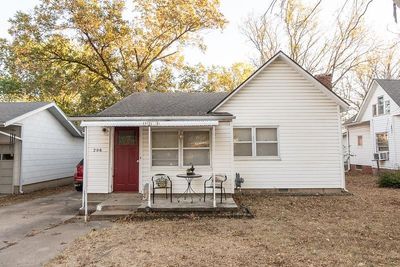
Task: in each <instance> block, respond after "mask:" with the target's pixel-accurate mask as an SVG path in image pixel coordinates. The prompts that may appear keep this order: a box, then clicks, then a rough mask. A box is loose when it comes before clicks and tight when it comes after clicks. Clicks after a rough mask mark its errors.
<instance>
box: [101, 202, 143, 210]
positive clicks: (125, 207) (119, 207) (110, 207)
mask: <svg viewBox="0 0 400 267" xmlns="http://www.w3.org/2000/svg"><path fill="white" fill-rule="evenodd" d="M139 206H140V205H139V204H129V203H118V204H117V203H116V204H104V203H100V204H98V205H97V208H96V210H97V211H111V210H120V211H135V210H137V208H138V207H139Z"/></svg>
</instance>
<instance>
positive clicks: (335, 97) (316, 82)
mask: <svg viewBox="0 0 400 267" xmlns="http://www.w3.org/2000/svg"><path fill="white" fill-rule="evenodd" d="M277 58H281V59H283V60H284V61H285V62H287V63H289V64H290V65H291V66H293V67H294V68H295V69H296V70H298V71H299V72H300V74H302V75H303V76H304V77H305V78H306V79H308V80H309V81H310V82H312V83H313V84H314V85H315V86H316V87H317V88H318V89H319V90H321V91H322V92H323V93H324V94H326V95H327V96H328V97H329V98H331V99H332V100H333V101H335V102H336V103H337V104H338V105H339V106H340V107H341V108H342V110H347V109H348V107H349V104H348V103H347V102H346V101H344V100H343V99H342V98H341V97H340V96H338V95H337V94H336V93H335V92H333V91H332V90H331V89H329V88H328V87H326V86H325V85H324V84H323V83H321V82H320V81H319V80H318V79H316V78H315V77H314V76H313V75H312V74H311V73H309V72H308V71H306V70H305V69H303V67H301V66H300V65H299V64H297V62H295V61H294V60H293V59H291V58H290V57H289V56H288V55H286V54H285V53H284V52H282V51H279V52H278V53H276V54H275V55H274V56H273V57H271V58H270V59H269V60H268V61H267V62H265V63H264V64H263V65H261V67H259V68H258V69H257V70H256V71H254V72H253V74H251V75H250V76H249V77H248V78H247V79H246V80H245V81H244V82H242V83H241V84H240V85H239V86H238V87H237V88H236V89H235V90H233V91H232V92H230V94H229V95H227V96H226V97H225V98H224V99H222V100H221V101H220V102H219V103H217V104H216V105H215V106H214V107H212V108H211V109H210V110H209V112H215V111H216V110H217V109H218V108H219V107H221V106H222V105H223V104H224V103H225V102H226V101H228V99H230V98H231V97H232V96H234V95H235V94H236V93H237V92H239V91H240V90H241V89H242V88H243V87H244V86H245V85H246V84H247V83H248V82H250V81H251V80H252V79H253V78H254V77H256V76H257V74H258V73H260V72H261V71H263V70H264V69H265V68H267V67H268V66H269V65H270V64H271V63H272V62H274V61H275V60H276V59H277Z"/></svg>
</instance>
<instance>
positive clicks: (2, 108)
mask: <svg viewBox="0 0 400 267" xmlns="http://www.w3.org/2000/svg"><path fill="white" fill-rule="evenodd" d="M49 104H50V103H49V102H6V103H0V124H4V123H6V122H7V121H9V120H12V119H15V118H17V117H19V116H22V115H24V114H26V113H28V112H31V111H34V110H36V109H38V108H41V107H44V106H47V105H49Z"/></svg>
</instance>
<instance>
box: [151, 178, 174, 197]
mask: <svg viewBox="0 0 400 267" xmlns="http://www.w3.org/2000/svg"><path fill="white" fill-rule="evenodd" d="M151 182H152V184H153V203H154V195H155V192H156V189H165V198H168V189H169V190H170V194H169V195H170V200H171V202H172V181H171V179H170V178H169V176H168V175H166V174H163V173H158V174H155V175H154V176H152V177H151ZM168 184H169V185H168Z"/></svg>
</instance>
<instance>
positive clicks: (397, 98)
mask: <svg viewBox="0 0 400 267" xmlns="http://www.w3.org/2000/svg"><path fill="white" fill-rule="evenodd" d="M377 85H379V86H380V87H381V88H382V89H383V90H384V91H385V92H386V93H387V94H388V95H389V97H390V98H392V99H393V101H394V102H395V103H396V104H397V105H399V106H400V80H391V79H374V80H373V81H372V83H371V86H370V87H369V89H368V92H367V94H366V95H365V97H364V100H363V102H362V103H361V106H360V110H359V112H358V113H357V116H356V118H355V120H354V121H359V120H360V118H361V116H362V114H364V112H365V109H366V105H367V103H368V102H369V100H370V98H371V95H372V94H373V93H374V92H375V89H376V88H377Z"/></svg>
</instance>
